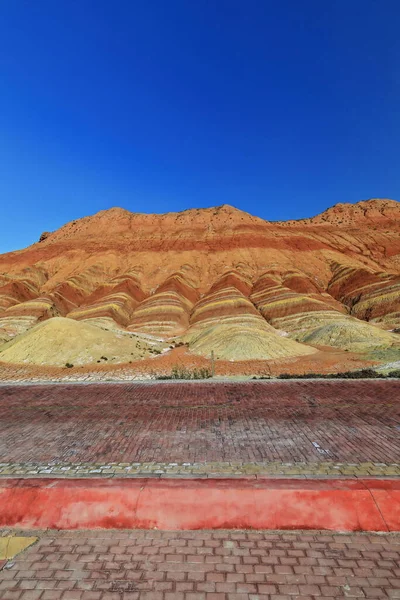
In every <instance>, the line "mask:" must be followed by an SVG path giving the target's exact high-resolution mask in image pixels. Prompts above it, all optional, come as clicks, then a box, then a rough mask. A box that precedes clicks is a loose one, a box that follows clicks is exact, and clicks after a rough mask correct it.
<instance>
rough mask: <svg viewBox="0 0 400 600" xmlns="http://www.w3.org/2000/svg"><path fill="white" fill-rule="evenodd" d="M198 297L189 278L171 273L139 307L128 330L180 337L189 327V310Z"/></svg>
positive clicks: (163, 336) (179, 273)
mask: <svg viewBox="0 0 400 600" xmlns="http://www.w3.org/2000/svg"><path fill="white" fill-rule="evenodd" d="M198 297H199V294H198V291H197V290H196V288H195V287H194V286H193V284H192V282H191V281H190V279H189V278H188V277H187V276H186V275H185V274H184V273H182V272H178V273H174V274H173V275H171V276H170V277H168V278H167V279H166V280H165V281H164V282H163V283H162V284H161V285H160V286H158V288H156V290H155V291H154V293H153V294H151V296H150V297H149V298H146V300H144V301H143V302H141V303H140V304H139V306H138V307H137V308H136V310H135V311H134V313H133V315H132V319H131V322H130V324H129V327H128V329H129V330H130V331H135V332H138V333H146V334H149V335H153V336H156V337H160V338H162V339H167V338H170V337H173V336H178V335H181V334H183V333H184V332H185V331H186V329H187V328H188V326H189V316H190V311H191V309H192V307H193V303H194V302H195V301H196V300H197V298H198Z"/></svg>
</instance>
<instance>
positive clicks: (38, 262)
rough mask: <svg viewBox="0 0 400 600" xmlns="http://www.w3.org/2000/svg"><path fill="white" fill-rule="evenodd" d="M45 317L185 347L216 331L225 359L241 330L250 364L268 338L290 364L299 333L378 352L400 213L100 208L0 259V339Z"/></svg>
mask: <svg viewBox="0 0 400 600" xmlns="http://www.w3.org/2000/svg"><path fill="white" fill-rule="evenodd" d="M38 237H39V236H38ZM54 316H61V317H68V318H70V319H74V320H79V321H87V322H88V323H91V324H96V325H101V326H103V327H108V328H110V327H114V328H122V329H124V330H126V331H129V332H133V333H136V334H138V335H139V334H140V335H150V336H154V337H155V338H158V339H172V338H176V337H177V336H184V339H185V340H187V341H188V342H189V345H190V343H191V340H192V339H194V338H195V337H196V336H197V337H196V339H197V338H198V335H199V331H200V330H201V332H204V331H205V329H207V328H208V329H210V328H215V326H216V324H218V327H219V326H220V325H221V324H225V325H229V332H228V329H222V330H221V329H218V331H216V330H214V329H213V330H212V332H213V334H212V335H211V329H210V331H208V332H206V333H207V335H206V334H204V335H205V339H209V338H210V340H213V341H210V343H215V344H217V346H218V347H222V346H223V345H224V342H223V340H224V339H225V338H224V336H225V335H226V336H228V337H227V338H226V339H227V340H228V338H229V340H230V342H229V343H230V347H231V348H233V350H232V353H233V358H235V357H236V354H237V355H238V356H239V355H240V336H241V328H242V334H243V335H244V325H243V323H244V322H246V323H247V324H248V323H251V328H252V327H253V326H254V327H255V330H256V331H255V334H254V335H255V336H257V335H261V337H262V339H263V340H264V341H263V342H262V343H261V342H260V344H259V345H258V351H257V352H258V354H260V353H261V354H262V353H263V352H264V350H263V349H265V348H266V346H265V344H266V345H268V343H269V342H268V339H269V338H268V335H271V331H272V332H273V333H274V334H276V335H279V336H280V339H281V341H282V340H283V342H285V341H287V342H289V341H290V344H289V345H288V347H287V348H286V349H282V352H283V354H285V352H289V353H290V352H294V353H295V352H296V351H298V353H299V354H301V353H302V352H303V349H304V347H305V346H304V342H306V343H308V342H307V339H308V338H309V337H310V336H314V337H315V339H317V340H318V341H317V342H314V343H319V344H323V343H326V342H327V341H328V342H329V345H333V346H335V344H336V345H337V346H338V347H343V348H344V347H346V345H347V347H349V348H350V349H351V346H352V342H351V340H354V339H357V342H356V343H357V344H359V345H360V344H361V346H360V347H362V344H363V343H364V342H363V340H364V339H365V343H366V344H369V345H370V347H375V346H377V347H381V346H385V347H388V346H391V344H392V343H395V338H396V336H395V335H394V334H389V333H386V332H385V331H383V330H385V329H386V330H389V329H393V328H395V327H399V326H400V203H399V202H396V201H394V200H379V199H374V200H368V201H364V202H359V203H357V204H354V205H351V204H337V205H335V206H333V207H332V208H330V209H328V210H327V211H325V212H324V213H322V214H320V215H318V216H316V217H313V218H310V219H302V220H298V221H287V222H278V223H277V222H268V221H264V220H263V219H260V218H258V217H253V216H251V215H249V214H248V213H246V212H243V211H240V210H238V209H236V208H233V207H231V206H229V205H223V206H220V207H216V208H209V209H190V210H186V211H184V212H181V213H167V214H164V215H147V214H138V213H131V212H129V211H127V210H124V209H120V208H111V209H110V210H106V211H101V212H99V213H97V214H95V215H93V216H90V217H85V218H83V219H79V220H76V221H72V222H70V223H67V224H66V225H64V226H63V227H61V228H60V229H59V230H57V231H55V232H52V233H48V232H46V234H43V235H41V236H40V241H39V242H37V243H36V244H33V245H32V246H30V247H28V248H26V249H24V250H19V251H15V252H10V253H7V254H3V255H2V256H0V341H1V338H3V339H4V340H7V339H9V338H10V337H14V336H16V335H18V334H20V333H21V332H23V331H25V330H27V329H29V328H30V327H32V326H33V325H35V324H36V323H38V322H41V321H46V320H48V319H51V317H54ZM332 324H334V325H335V327H334V330H332ZM372 324H374V325H376V326H378V327H379V328H380V329H378V328H377V327H373V325H372ZM246 327H247V325H246ZM260 327H261V330H262V334H261V333H260V331H261V330H260V329H259V328H260ZM365 327H366V329H365ZM268 328H269V329H268ZM247 329H248V328H247ZM246 331H247V333H246V335H247V338H246V339H247V340H249V339H251V336H250V337H249V335H248V330H246ZM251 331H253V330H252V329H251ZM202 335H203V333H202ZM193 336H194V337H193ZM210 336H211V337H210ZM218 336H219V337H218ZM282 336H283V337H282ZM285 336H286V337H285ZM385 336H386V337H385ZM387 336H389V337H387ZM203 337H204V336H203ZM217 338H218V340H217ZM313 339H314V338H313ZM398 339H399V338H398V337H397V340H398ZM216 340H217V341H216ZM221 340H222V341H221ZM295 340H297V342H303V344H298V343H297V342H296V341H295ZM335 340H338V341H337V342H335ZM275 341H276V340H275ZM246 343H247V342H246ZM296 343H297V346H298V348H297V350H296V347H295V346H294V345H293V344H296ZM309 343H310V344H312V343H313V342H309ZM374 344H375V346H374ZM281 346H282V347H283V346H285V344H284V343H282V344H281ZM289 346H290V348H289ZM235 348H237V352H236V350H234V349H235ZM0 350H1V349H0ZM265 351H266V350H265ZM204 352H205V351H204ZM235 352H236V354H235ZM3 356H4V355H3ZM0 360H2V357H1V354H0Z"/></svg>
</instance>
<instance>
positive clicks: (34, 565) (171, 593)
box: [0, 530, 400, 600]
mask: <svg viewBox="0 0 400 600" xmlns="http://www.w3.org/2000/svg"><path fill="white" fill-rule="evenodd" d="M33 533H35V532H33ZM0 535H1V532H0ZM38 535H39V537H40V539H39V541H38V543H37V544H36V545H35V546H34V547H31V548H28V549H27V550H25V551H24V552H23V553H22V554H20V555H18V556H17V557H16V558H15V559H14V560H15V564H14V566H13V567H12V568H11V569H10V570H7V571H2V573H1V575H0V597H1V598H2V599H3V598H4V599H5V600H8V599H10V598H11V599H12V598H18V600H20V599H22V600H24V598H27V599H28V600H29V599H31V600H32V599H37V600H39V599H40V600H57V599H58V598H61V599H62V600H68V599H69V600H76V599H79V600H108V599H109V598H111V599H114V598H115V599H116V600H121V599H122V600H130V599H131V598H136V599H139V600H142V599H143V598H144V599H145V600H146V599H155V600H170V599H171V600H179V599H182V600H191V599H195V598H196V599H197V600H198V599H200V598H202V599H203V600H204V599H205V600H229V598H235V599H236V598H240V599H241V600H256V599H257V600H260V599H263V598H265V599H268V600H279V599H281V598H302V599H303V598H311V599H312V598H314V599H316V598H343V597H344V598H345V597H348V598H398V597H400V596H399V591H400V587H399V577H398V576H397V574H396V573H397V572H398V568H397V567H396V566H395V564H396V561H397V562H398V559H396V558H395V557H396V556H398V555H399V552H400V534H384V535H380V534H363V533H351V534H348V533H346V534H332V533H328V534H326V532H316V531H304V532H302V531H291V532H270V531H177V532H173V531H151V530H146V531H140V530H136V531H123V530H119V531H110V530H96V531H90V530H85V531H47V532H44V533H43V532H39V533H38ZM0 539H1V538H0ZM206 543H207V544H208V546H205V544H206ZM299 544H301V545H302V548H301V554H299V552H298V546H299ZM354 545H358V548H359V549H358V552H359V554H360V556H362V557H363V559H360V560H368V562H369V567H368V570H367V572H368V578H361V577H356V576H355V574H354V572H353V571H354V569H353V568H350V567H349V568H348V569H347V570H348V571H349V572H348V573H346V574H343V575H341V576H340V577H339V576H333V575H329V574H328V573H330V572H333V571H332V569H328V570H327V572H326V573H323V574H320V575H316V574H315V570H316V567H315V566H314V562H317V561H318V560H325V561H329V560H333V559H332V558H331V556H332V554H335V551H337V550H338V548H337V546H340V556H341V557H342V558H341V559H340V560H342V561H344V562H346V563H348V564H352V563H353V562H354ZM95 548H101V549H102V552H101V553H99V552H97V553H96V552H93V554H97V560H96V561H90V560H88V557H89V558H90V556H91V555H90V554H88V552H91V551H92V550H94V549H95ZM204 548H207V549H208V551H209V554H207V555H206V558H209V559H211V558H212V559H215V560H213V561H208V562H205V561H204V555H203V554H202V551H203V550H204ZM234 550H238V551H239V552H240V554H239V555H237V556H236V555H235V556H234V555H233V554H231V553H232V552H233V551H234ZM388 555H391V556H392V557H393V561H392V562H393V565H392V566H391V567H387V568H386V569H385V570H386V571H387V573H388V575H387V577H382V576H381V571H382V569H381V566H380V563H381V562H382V559H383V557H384V556H388ZM118 556H120V557H122V558H121V560H116V558H117V557H118ZM288 556H290V557H291V559H292V560H293V566H294V567H295V569H301V570H302V573H301V574H299V573H298V574H297V575H296V574H293V572H292V571H289V570H288V571H287V572H286V571H285V569H283V571H282V572H277V571H276V572H275V573H273V572H272V567H269V568H266V567H267V565H265V564H264V563H263V560H264V559H268V558H273V559H274V565H275V566H274V568H275V569H278V567H282V566H284V563H283V562H282V561H283V559H284V558H287V557H288ZM53 557H55V559H56V560H53ZM233 558H234V559H235V560H234V561H233V562H232V560H231V559H233ZM227 560H230V562H227ZM249 560H250V562H248V561H249ZM275 563H276V564H275ZM27 564H29V565H30V568H29V570H27V569H26V568H25V565H27ZM48 564H53V566H54V565H60V567H59V568H57V569H53V571H49V570H48V568H47V565H48ZM61 565H62V566H61ZM3 573H5V574H7V577H3V578H2V575H3Z"/></svg>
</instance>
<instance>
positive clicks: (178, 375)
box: [156, 365, 211, 380]
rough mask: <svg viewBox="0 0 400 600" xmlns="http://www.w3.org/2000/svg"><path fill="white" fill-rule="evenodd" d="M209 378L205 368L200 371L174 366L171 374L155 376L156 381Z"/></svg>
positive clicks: (209, 375)
mask: <svg viewBox="0 0 400 600" xmlns="http://www.w3.org/2000/svg"><path fill="white" fill-rule="evenodd" d="M210 377H211V371H210V369H208V368H207V367H201V368H200V369H193V371H191V370H190V369H186V367H182V366H179V365H176V366H174V367H172V371H171V373H170V374H169V375H168V374H164V375H157V377H156V378H157V379H192V380H193V379H209V378H210Z"/></svg>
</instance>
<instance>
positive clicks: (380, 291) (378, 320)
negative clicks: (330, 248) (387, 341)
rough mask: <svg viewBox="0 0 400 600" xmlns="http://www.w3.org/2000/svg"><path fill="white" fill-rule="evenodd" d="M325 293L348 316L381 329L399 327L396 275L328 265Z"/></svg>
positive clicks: (399, 286) (399, 295)
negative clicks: (345, 311)
mask: <svg viewBox="0 0 400 600" xmlns="http://www.w3.org/2000/svg"><path fill="white" fill-rule="evenodd" d="M332 270H333V277H332V280H331V281H330V283H329V285H328V290H329V292H330V293H331V294H332V295H333V296H334V297H335V298H337V299H338V300H339V301H340V302H342V303H343V304H344V305H345V306H347V307H348V308H349V312H350V314H352V315H353V316H355V317H357V318H358V319H363V320H364V321H368V322H371V323H375V324H377V325H381V326H382V327H384V328H385V329H392V328H396V327H400V275H399V274H398V273H386V272H383V271H372V270H371V269H365V268H357V267H349V266H343V265H340V264H338V263H334V264H333V265H332Z"/></svg>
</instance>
